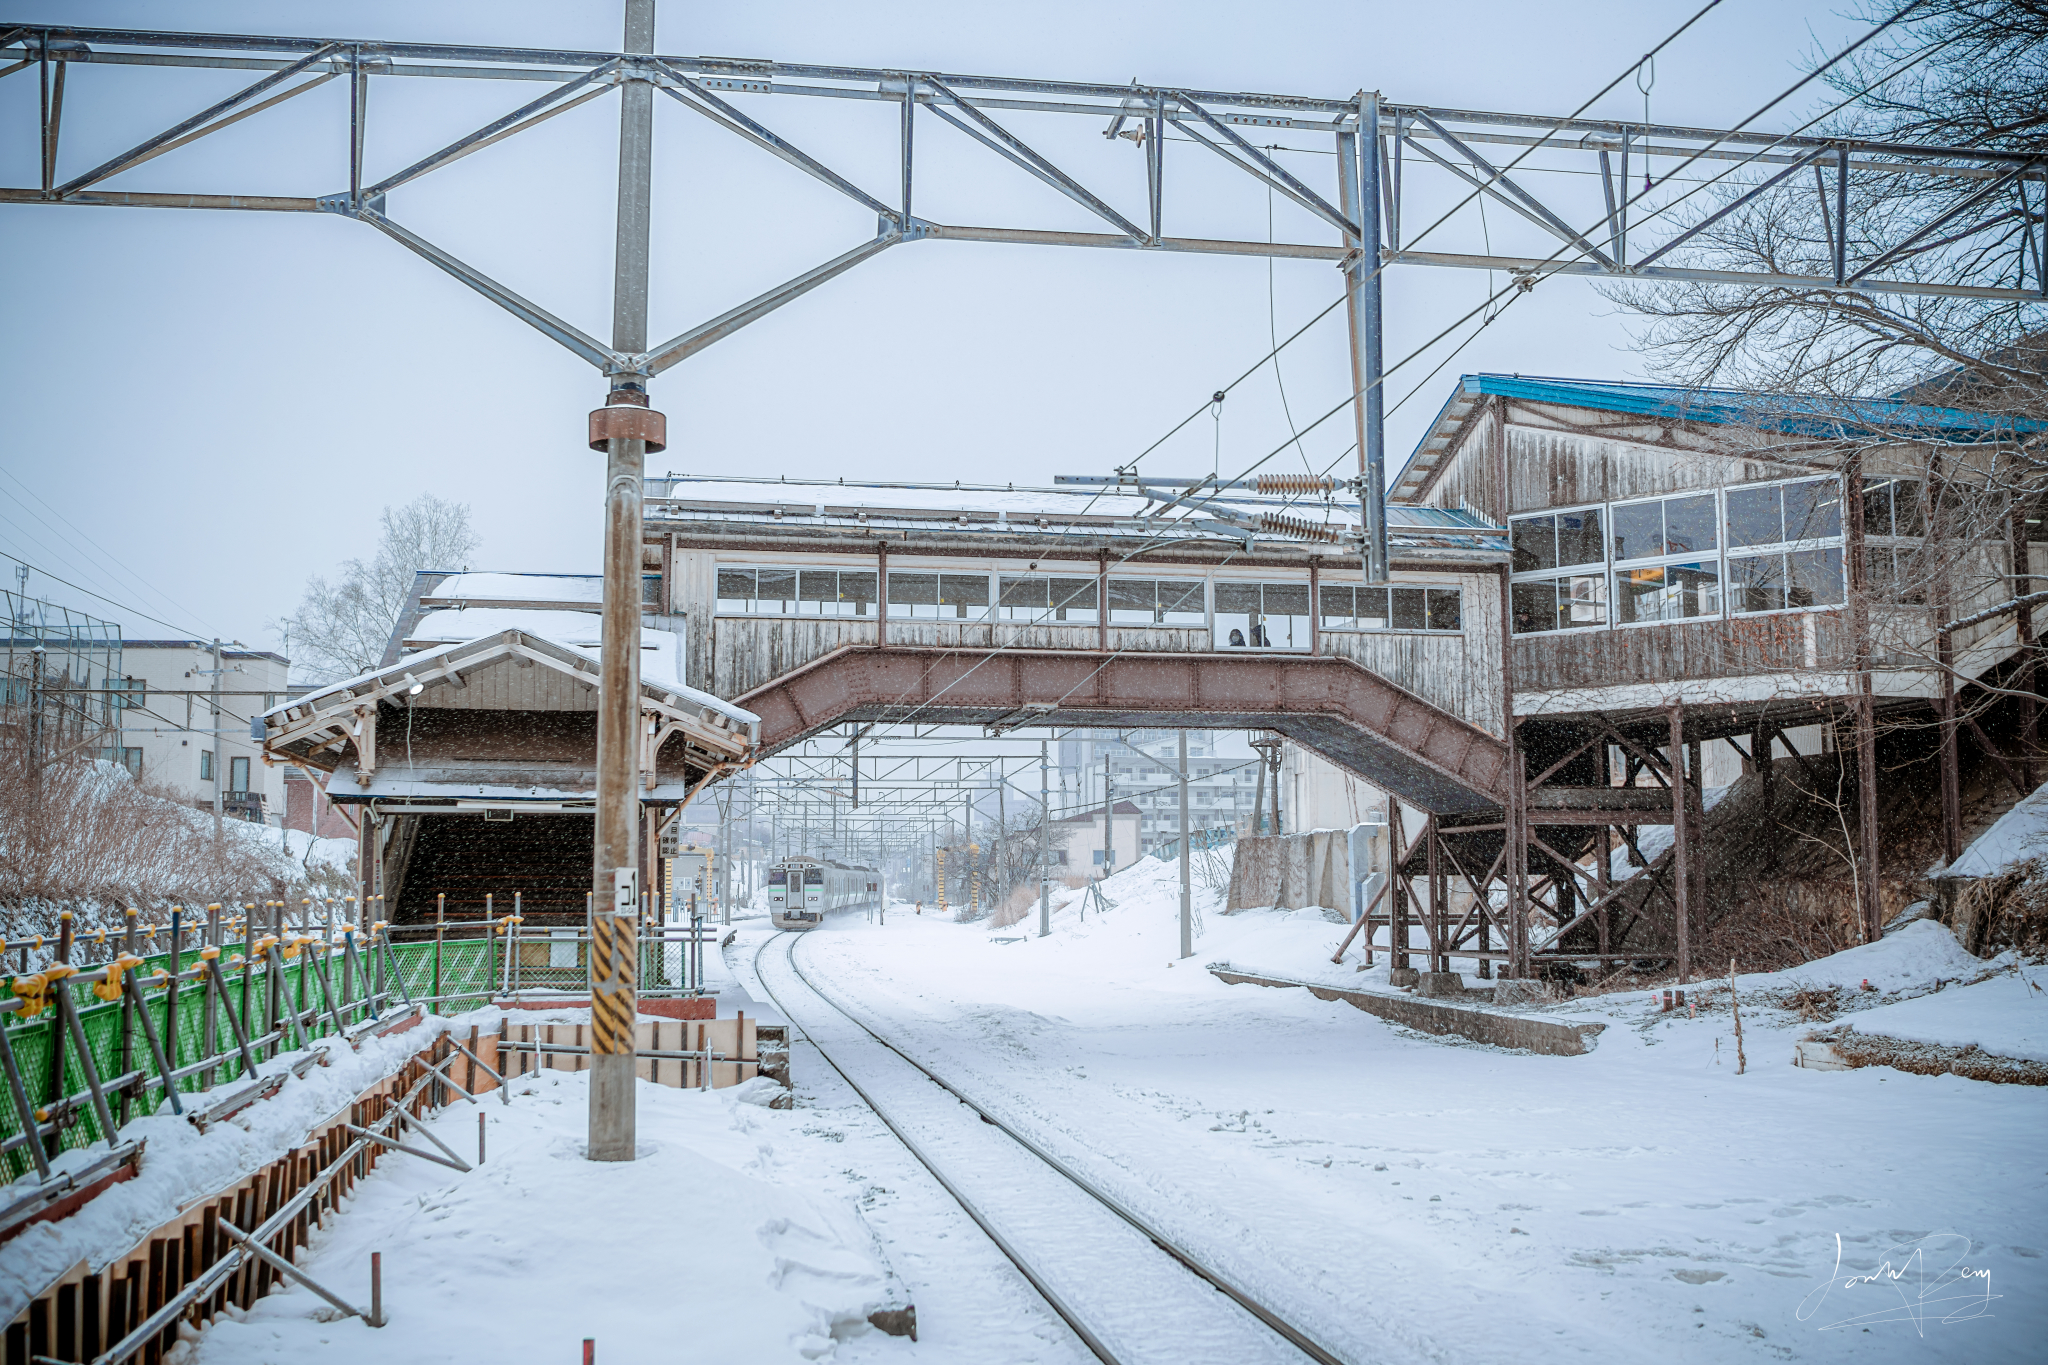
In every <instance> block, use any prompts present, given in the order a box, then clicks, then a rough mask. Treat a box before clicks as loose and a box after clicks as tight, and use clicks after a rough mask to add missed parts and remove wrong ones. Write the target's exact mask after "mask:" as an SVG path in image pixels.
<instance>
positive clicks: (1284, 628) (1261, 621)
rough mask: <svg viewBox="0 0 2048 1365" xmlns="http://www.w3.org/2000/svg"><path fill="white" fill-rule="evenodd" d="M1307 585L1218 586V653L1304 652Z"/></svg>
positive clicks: (1308, 641)
mask: <svg viewBox="0 0 2048 1365" xmlns="http://www.w3.org/2000/svg"><path fill="white" fill-rule="evenodd" d="M1308 613H1309V602H1308V584H1307V583H1306V582H1302V583H1218V584H1217V585H1216V646H1217V648H1219V649H1307V648H1308V647H1309V644H1310V639H1309V614H1308Z"/></svg>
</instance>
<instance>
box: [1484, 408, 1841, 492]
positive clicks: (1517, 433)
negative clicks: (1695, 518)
mask: <svg viewBox="0 0 2048 1365" xmlns="http://www.w3.org/2000/svg"><path fill="white" fill-rule="evenodd" d="M1507 441H1508V498H1509V506H1508V512H1509V514H1510V515H1513V514H1516V513H1522V512H1533V511H1540V510H1542V509H1543V508H1546V507H1570V506H1574V505H1577V504H1581V503H1589V502H1623V501H1626V500H1628V499H1630V498H1652V497H1659V496H1662V495H1665V494H1669V493H1683V492H1687V491H1697V490H1700V489H1707V488H1714V487H1717V486H1719V485H1721V484H1730V483H1748V482H1751V481H1754V480H1760V479H1779V478H1789V477H1791V476H1793V475H1796V474H1800V473H1803V472H1806V471H1804V470H1799V469H1793V468H1789V467H1787V466H1784V465H1774V464H1766V463H1764V462H1763V461H1761V460H1746V459H1734V458H1730V457H1728V456H1725V455H1710V454H1703V453H1702V454H1696V453H1693V452H1691V451H1684V450H1665V449H1660V448H1657V447H1654V446H1645V445H1636V444H1634V443H1631V442H1626V441H1615V440H1603V439H1601V438H1598V437H1592V436H1583V435H1580V434H1579V433H1577V432H1568V431H1547V430H1543V429H1540V428H1536V427H1529V426H1523V425H1520V424H1518V423H1513V422H1511V423H1509V425H1508V428H1507Z"/></svg>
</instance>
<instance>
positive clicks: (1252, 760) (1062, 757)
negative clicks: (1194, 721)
mask: <svg viewBox="0 0 2048 1365" xmlns="http://www.w3.org/2000/svg"><path fill="white" fill-rule="evenodd" d="M1179 735H1180V732H1179V731H1177V730H1132V731H1129V732H1128V733H1120V732H1118V731H1113V730H1079V731H1074V732H1072V733H1070V734H1067V735H1065V736H1063V737H1062V738H1061V739H1060V742H1059V772H1058V776H1057V778H1056V781H1057V782H1058V785H1059V791H1058V793H1057V794H1056V795H1055V796H1054V798H1053V803H1054V809H1055V810H1066V811H1069V812H1074V813H1077V814H1078V813H1080V812H1082V811H1085V810H1086V809H1087V808H1088V807H1089V806H1090V805H1091V803H1092V805H1093V807H1094V809H1095V811H1096V814H1095V816H1094V817H1093V819H1094V820H1095V827H1096V829H1097V830H1098V831H1099V830H1100V829H1101V828H1102V818H1101V809H1102V794H1103V793H1102V784H1103V770H1104V764H1105V762H1106V763H1107V765H1108V774H1109V784H1110V791H1111V794H1112V795H1113V796H1114V797H1115V799H1116V800H1118V801H1128V802H1129V803H1131V805H1132V806H1133V807H1134V809H1135V810H1136V811H1137V812H1138V816H1139V821H1138V834H1137V838H1138V842H1139V845H1140V847H1139V849H1138V851H1139V852H1140V853H1149V852H1151V851H1152V850H1153V849H1154V848H1156V847H1158V846H1159V845H1161V844H1166V843H1171V842H1173V841H1174V840H1176V839H1178V838H1179V837H1180V833H1181V830H1180V780H1179V778H1178V776H1177V775H1176V774H1177V773H1178V771H1179V767H1178V765H1179V761H1180V760H1179ZM1187 736H1188V823H1189V825H1190V826H1192V827H1193V828H1194V829H1196V830H1236V829H1238V828H1240V826H1243V827H1244V828H1247V829H1248V828H1249V823H1248V822H1249V821H1250V819H1251V814H1252V798H1253V797H1254V796H1255V795H1256V793H1257V788H1258V767H1257V764H1258V758H1257V756H1256V755H1255V754H1254V753H1253V752H1252V747H1251V734H1250V732H1248V731H1239V730H1190V731H1188V732H1187ZM1272 799H1273V798H1272V795H1271V792H1270V791H1269V792H1268V794H1267V797H1266V800H1267V803H1268V804H1267V809H1268V810H1270V809H1271V808H1272V807H1271V802H1272ZM1100 846H1101V845H1100V844H1099V842H1098V844H1097V847H1098V848H1099V847H1100ZM1120 861H1128V859H1120Z"/></svg>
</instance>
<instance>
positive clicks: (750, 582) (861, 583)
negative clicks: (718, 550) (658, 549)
mask: <svg viewBox="0 0 2048 1365" xmlns="http://www.w3.org/2000/svg"><path fill="white" fill-rule="evenodd" d="M877 582H878V577H877V575H876V573H875V571H874V570H872V569H868V570H858V569H812V568H796V569H777V568H755V567H752V566H747V567H737V568H736V567H731V566H721V567H720V568H719V570H718V611H719V614H720V615H722V616H873V615H874V614H875V600H876V598H875V592H876V586H877Z"/></svg>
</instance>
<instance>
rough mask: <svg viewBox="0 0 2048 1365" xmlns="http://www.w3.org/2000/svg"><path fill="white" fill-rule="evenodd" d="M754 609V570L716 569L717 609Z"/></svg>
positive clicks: (735, 610)
mask: <svg viewBox="0 0 2048 1365" xmlns="http://www.w3.org/2000/svg"><path fill="white" fill-rule="evenodd" d="M753 609H754V571H753V570H752V569H720V570H719V571H718V610H720V611H725V612H750V611H752V610H753Z"/></svg>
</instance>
